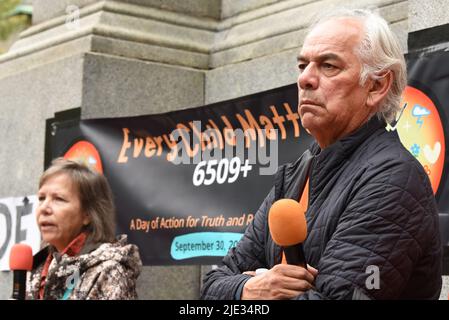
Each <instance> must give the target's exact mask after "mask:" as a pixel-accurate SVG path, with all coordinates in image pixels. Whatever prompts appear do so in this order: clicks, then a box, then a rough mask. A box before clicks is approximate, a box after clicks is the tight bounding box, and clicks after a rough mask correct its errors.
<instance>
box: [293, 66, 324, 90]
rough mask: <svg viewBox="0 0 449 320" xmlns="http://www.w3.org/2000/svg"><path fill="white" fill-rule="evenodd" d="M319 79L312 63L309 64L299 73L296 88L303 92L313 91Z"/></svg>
mask: <svg viewBox="0 0 449 320" xmlns="http://www.w3.org/2000/svg"><path fill="white" fill-rule="evenodd" d="M318 84H319V77H318V73H317V69H316V66H315V64H314V63H309V64H308V65H307V67H306V68H305V69H304V70H302V71H301V72H300V73H299V76H298V86H299V87H300V88H301V89H303V90H315V89H317V88H318Z"/></svg>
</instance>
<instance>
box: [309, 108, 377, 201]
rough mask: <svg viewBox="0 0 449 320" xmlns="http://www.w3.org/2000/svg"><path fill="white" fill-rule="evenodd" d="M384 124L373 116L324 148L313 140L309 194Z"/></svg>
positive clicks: (319, 186) (320, 185) (321, 186)
mask: <svg viewBox="0 0 449 320" xmlns="http://www.w3.org/2000/svg"><path fill="white" fill-rule="evenodd" d="M385 126H386V123H385V121H383V120H380V119H379V118H378V117H377V116H373V117H372V118H371V119H370V120H369V121H368V122H366V123H365V124H364V125H362V126H361V127H360V128H359V129H357V130H356V131H354V132H353V133H352V134H350V135H349V136H346V137H344V138H342V139H340V140H338V141H336V142H335V143H333V144H332V145H330V146H328V147H327V148H325V149H320V147H319V145H318V144H317V143H316V142H314V143H313V144H312V146H311V147H310V152H311V153H312V154H313V155H314V159H313V165H312V171H311V174H310V186H309V187H310V194H311V195H313V194H314V193H316V191H317V190H321V189H322V188H324V186H325V185H326V184H327V182H328V181H329V179H332V178H333V177H334V174H333V172H334V171H336V170H338V169H339V168H340V167H341V166H342V165H343V164H344V162H346V161H347V160H348V159H349V158H350V157H351V155H352V154H353V153H354V152H355V150H356V149H357V148H358V147H359V146H360V145H361V144H363V143H364V142H365V141H367V140H369V139H370V138H374V136H375V132H376V131H378V130H382V129H383V130H385V129H384V128H385ZM310 200H312V199H310Z"/></svg>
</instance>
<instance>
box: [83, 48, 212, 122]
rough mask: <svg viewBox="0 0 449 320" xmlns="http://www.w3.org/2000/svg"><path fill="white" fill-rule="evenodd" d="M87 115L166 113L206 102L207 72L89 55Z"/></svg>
mask: <svg viewBox="0 0 449 320" xmlns="http://www.w3.org/2000/svg"><path fill="white" fill-rule="evenodd" d="M83 73H84V79H83V101H82V117H83V118H101V117H122V116H136V115H143V114H152V113H162V112H168V111H174V110H178V109H182V108H189V107H196V106H200V105H202V104H203V103H204V73H203V72H202V71H198V70H194V69H187V68H180V67H171V66H168V65H162V64H157V63H152V62H144V61H140V60H134V59H125V58H118V57H112V56H108V55H102V54H93V53H88V54H86V55H85V65H84V71H83Z"/></svg>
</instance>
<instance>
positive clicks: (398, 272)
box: [297, 164, 441, 299]
mask: <svg viewBox="0 0 449 320" xmlns="http://www.w3.org/2000/svg"><path fill="white" fill-rule="evenodd" d="M395 169H396V170H391V171H390V172H384V174H378V175H376V178H375V179H373V180H371V181H369V182H366V183H364V185H363V186H362V187H361V188H360V189H359V190H358V191H357V192H356V193H355V194H354V195H353V198H352V199H351V201H350V202H349V204H348V206H347V208H346V210H345V211H344V212H343V213H342V215H341V216H340V219H339V223H338V227H337V229H336V231H335V233H334V234H333V236H332V238H331V240H330V241H329V242H328V243H327V246H326V248H325V250H324V252H323V255H322V257H321V259H320V261H319V264H318V266H316V268H317V269H318V272H319V273H318V276H317V278H316V284H315V287H316V290H310V291H308V292H306V293H305V294H304V295H301V296H298V297H297V298H298V299H357V298H360V297H363V298H370V299H398V298H400V297H401V298H403V297H406V296H407V291H409V290H410V292H412V291H413V290H421V291H423V290H428V291H429V292H428V294H427V293H426V292H422V294H423V296H424V297H427V298H429V299H431V298H435V297H433V294H434V292H435V291H437V292H438V290H435V288H437V287H438V286H439V285H440V284H439V283H435V284H431V283H428V288H424V287H420V288H412V287H409V284H410V283H412V285H413V283H414V281H411V279H414V277H419V275H420V274H421V276H422V275H429V274H431V273H435V274H436V277H435V278H436V279H438V273H440V272H441V268H440V267H439V266H438V265H435V266H433V267H432V268H433V269H432V270H431V269H429V266H428V263H427V264H426V262H425V260H426V259H427V258H426V256H428V255H434V254H435V251H438V250H439V238H438V237H439V236H438V234H436V235H435V236H434V237H433V238H431V239H429V237H428V236H425V234H426V233H428V230H435V229H436V230H438V228H437V227H435V224H436V223H437V221H436V220H435V217H437V215H436V214H435V212H436V205H435V202H434V199H433V197H431V196H429V194H430V195H431V194H432V193H431V192H427V193H424V192H422V191H421V190H423V189H424V188H430V185H429V184H427V182H426V181H425V178H424V177H423V176H422V173H421V172H420V171H419V170H417V169H416V168H415V167H414V165H413V164H411V165H407V166H403V167H402V168H395ZM418 184H421V185H424V187H423V188H421V187H420V188H416V185H418ZM423 239H427V240H423ZM420 264H422V267H420ZM436 282H437V281H436Z"/></svg>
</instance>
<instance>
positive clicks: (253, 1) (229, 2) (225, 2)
mask: <svg viewBox="0 0 449 320" xmlns="http://www.w3.org/2000/svg"><path fill="white" fill-rule="evenodd" d="M276 2H279V1H277V0H245V1H235V0H222V1H221V6H222V9H221V18H229V17H232V16H235V15H237V14H240V13H243V12H248V11H252V10H254V9H258V8H261V7H264V6H267V5H270V4H273V3H276Z"/></svg>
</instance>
